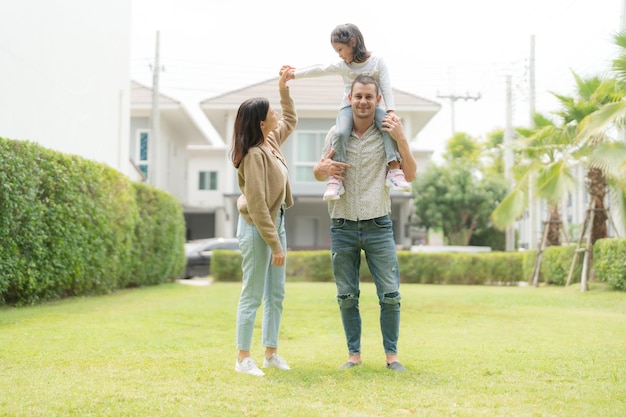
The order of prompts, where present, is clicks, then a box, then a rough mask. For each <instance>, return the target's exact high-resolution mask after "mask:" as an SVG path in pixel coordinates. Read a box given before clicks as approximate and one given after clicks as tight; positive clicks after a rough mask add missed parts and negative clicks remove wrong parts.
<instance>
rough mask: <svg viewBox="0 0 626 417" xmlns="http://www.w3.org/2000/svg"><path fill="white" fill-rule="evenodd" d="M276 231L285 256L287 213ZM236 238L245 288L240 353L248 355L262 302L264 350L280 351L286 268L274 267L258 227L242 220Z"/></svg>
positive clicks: (239, 312)
mask: <svg viewBox="0 0 626 417" xmlns="http://www.w3.org/2000/svg"><path fill="white" fill-rule="evenodd" d="M276 230H277V231H278V237H279V238H280V243H281V246H282V247H283V251H284V252H286V250H287V249H286V248H287V238H286V235H285V209H284V208H283V207H281V209H280V210H279V212H278V216H277V218H276ZM237 238H238V239H239V248H240V249H241V256H242V263H241V269H242V271H243V278H242V280H243V286H242V288H241V294H240V295H239V306H238V307H237V349H238V350H246V351H249V350H250V347H251V345H252V331H253V330H254V322H255V320H256V313H257V310H258V309H259V307H260V306H261V302H263V321H262V327H261V334H262V341H263V346H265V347H273V348H277V347H278V332H279V330H280V320H281V317H282V314H283V300H284V299H285V265H283V266H272V251H271V249H270V247H269V246H268V245H267V243H265V240H263V238H262V237H261V235H260V234H259V231H258V229H257V228H256V226H255V225H252V224H248V223H247V222H246V221H245V220H244V219H243V217H241V216H239V222H238V224H237Z"/></svg>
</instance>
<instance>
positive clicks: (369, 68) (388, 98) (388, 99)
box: [294, 54, 396, 111]
mask: <svg viewBox="0 0 626 417" xmlns="http://www.w3.org/2000/svg"><path fill="white" fill-rule="evenodd" d="M294 74H295V77H296V79H298V78H312V77H321V76H324V75H330V74H337V75H340V76H341V78H342V79H343V87H344V89H343V99H342V101H341V108H343V107H346V106H349V105H350V101H349V100H348V94H350V89H351V88H352V81H354V79H355V78H356V77H357V75H359V74H366V75H369V76H371V77H374V79H376V81H378V84H379V86H380V91H381V94H382V96H383V100H384V102H385V109H386V110H387V111H389V110H394V111H395V110H396V109H395V103H394V101H393V93H392V91H391V78H390V76H389V70H388V69H387V64H386V63H385V60H384V59H383V58H381V57H379V56H376V55H374V54H372V55H371V56H370V57H369V59H368V60H367V61H365V62H363V63H360V64H357V63H354V62H352V63H350V64H346V63H345V61H343V60H342V61H338V62H335V63H332V64H327V65H321V64H320V65H313V66H311V67H305V68H302V69H298V68H296V71H295V73H294Z"/></svg>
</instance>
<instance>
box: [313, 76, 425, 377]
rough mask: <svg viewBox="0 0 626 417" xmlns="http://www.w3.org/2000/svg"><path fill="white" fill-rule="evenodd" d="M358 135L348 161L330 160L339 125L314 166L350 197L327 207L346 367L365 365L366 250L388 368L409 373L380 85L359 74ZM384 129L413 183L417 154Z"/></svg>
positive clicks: (390, 124) (390, 121)
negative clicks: (401, 350) (362, 299)
mask: <svg viewBox="0 0 626 417" xmlns="http://www.w3.org/2000/svg"><path fill="white" fill-rule="evenodd" d="M349 100H350V105H351V106H352V111H353V123H354V127H353V131H352V134H351V135H350V139H349V140H348V144H347V147H346V151H347V162H346V163H342V162H336V161H333V160H332V159H330V158H331V157H332V155H333V152H334V151H333V150H332V149H330V147H331V145H330V143H331V139H332V136H333V131H334V129H335V127H332V128H331V129H330V131H329V133H328V135H327V136H326V142H325V145H324V149H323V150H322V155H323V156H322V159H321V160H320V161H319V162H318V163H317V164H316V165H315V167H314V168H313V173H314V175H315V179H317V180H318V181H326V180H327V179H328V178H329V177H331V176H332V177H335V178H337V179H341V180H343V181H344V187H345V195H344V196H343V197H342V198H341V199H339V200H331V201H329V202H328V212H329V214H330V217H331V227H330V244H331V255H332V265H333V274H334V276H335V283H336V285H337V301H338V303H339V309H340V311H341V320H342V323H343V328H344V332H345V335H346V342H347V345H348V362H346V363H345V364H343V365H342V366H341V368H340V369H349V368H352V367H354V366H357V365H360V364H361V315H360V312H359V295H360V289H359V265H360V261H361V250H363V251H364V252H365V259H366V260H367V264H368V266H369V268H370V271H371V273H372V277H373V278H374V283H375V285H376V293H377V295H378V300H379V304H380V328H381V333H382V337H383V347H384V349H385V355H386V362H387V368H388V369H390V370H393V371H405V370H406V368H405V367H404V366H402V364H401V363H400V362H399V361H398V346H397V345H398V337H399V334H400V290H399V287H400V271H399V269H398V257H397V254H396V243H395V239H394V235H393V228H392V222H391V218H390V212H391V197H390V194H389V188H388V186H387V185H386V181H385V177H386V170H387V163H386V161H385V150H384V147H383V141H382V134H381V132H380V131H379V130H378V129H377V128H376V126H375V125H374V117H375V109H376V106H377V105H378V104H379V103H380V100H381V95H380V90H379V86H378V83H377V82H376V80H375V79H374V78H372V77H370V76H367V75H359V76H358V77H357V78H356V79H355V80H354V82H353V83H352V87H351V93H350V95H349ZM383 130H385V131H387V132H389V134H390V135H391V137H392V138H393V139H394V140H395V141H396V142H397V144H398V150H399V152H400V155H401V156H402V166H401V168H402V170H403V171H404V175H405V177H406V180H407V181H409V182H411V181H413V180H414V179H415V173H416V170H417V163H416V162H415V158H414V157H413V155H412V154H411V150H410V148H409V142H408V140H407V139H406V137H405V135H404V130H403V128H402V123H401V122H400V121H399V120H398V119H396V118H394V117H392V116H387V117H386V118H385V119H384V120H383Z"/></svg>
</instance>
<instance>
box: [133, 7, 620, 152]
mask: <svg viewBox="0 0 626 417" xmlns="http://www.w3.org/2000/svg"><path fill="white" fill-rule="evenodd" d="M131 1H132V40H131V42H132V44H131V48H132V57H131V65H132V67H131V77H132V78H133V79H134V80H136V81H139V82H141V83H143V84H147V85H151V83H152V72H151V64H152V63H154V56H155V50H156V33H157V31H159V34H160V35H159V36H160V48H159V56H160V63H161V67H162V68H163V72H162V73H160V87H161V91H162V92H163V93H164V94H167V95H169V96H171V97H172V98H174V99H177V100H180V101H183V102H185V103H187V104H188V105H197V103H198V102H200V101H202V100H204V99H207V98H210V97H213V96H216V95H219V94H223V93H226V92H228V91H231V90H234V89H239V88H243V87H246V86H248V85H250V84H255V83H259V82H263V81H266V80H268V79H271V78H273V77H275V76H277V75H278V69H279V68H280V66H281V65H283V64H290V65H292V66H295V67H303V66H308V65H312V64H319V63H327V62H334V61H337V60H338V59H339V58H338V56H337V55H336V54H335V52H334V51H333V49H332V47H331V45H330V32H331V31H332V29H333V28H334V27H335V26H337V25H338V24H341V23H347V22H350V23H354V24H356V25H357V26H358V27H359V28H360V29H361V32H362V33H363V36H364V38H365V44H366V46H367V48H368V49H369V50H371V51H373V52H374V53H376V54H378V55H380V56H382V57H384V58H385V59H386V61H387V64H388V66H389V70H390V73H391V77H392V84H393V86H394V87H395V88H397V89H400V90H403V91H406V92H408V93H411V94H414V95H417V96H421V97H424V98H426V99H430V100H434V101H437V102H440V103H441V104H442V110H441V111H440V112H439V113H438V114H437V115H436V116H435V117H434V118H433V119H432V120H431V121H430V122H429V124H428V125H427V126H426V127H425V128H424V130H423V131H422V132H421V133H420V134H419V136H418V137H419V140H418V143H419V146H420V147H421V148H428V149H433V150H435V152H436V153H437V154H440V153H441V152H442V151H443V149H444V147H445V142H446V140H447V139H448V138H449V137H450V136H451V135H452V122H451V119H452V118H451V111H450V101H449V100H447V99H444V98H440V97H438V96H450V95H455V96H466V95H470V96H476V95H478V94H480V96H481V98H480V99H479V100H477V101H473V100H468V101H465V100H458V101H456V104H455V127H456V131H457V132H458V131H462V132H467V133H469V134H471V135H473V136H476V137H480V136H483V135H484V134H486V133H488V132H489V131H491V130H493V129H494V128H504V127H505V125H506V83H505V80H506V77H507V75H510V76H511V79H512V84H513V91H512V97H513V108H512V115H513V119H514V124H515V125H520V126H521V125H527V124H528V123H529V118H530V116H529V114H530V110H529V109H530V103H529V83H528V80H529V78H528V76H529V71H528V68H529V67H528V63H529V55H530V44H531V37H532V36H533V35H534V39H535V84H536V93H535V95H536V103H535V108H536V110H537V111H540V112H544V113H548V112H552V111H556V110H557V109H558V108H557V102H556V101H555V99H554V98H553V96H552V95H551V94H550V93H549V91H554V92H557V93H559V94H566V95H567V94H571V93H572V92H573V90H574V88H575V83H574V79H573V77H572V75H571V70H573V71H575V72H577V73H578V74H579V75H581V76H588V75H596V74H603V73H606V72H607V71H608V70H609V68H610V63H611V60H612V59H614V58H615V57H616V47H615V46H614V44H613V35H614V34H615V33H616V32H617V31H618V30H620V27H621V24H622V23H621V22H622V7H623V3H625V2H626V0H518V1H510V0H473V1H468V0H430V1H422V0H418V1H414V2H382V1H369V0H360V1H349V0H348V1H347V0H343V1H337V0H332V1H331V0H316V1H312V2H305V3H299V2H295V1H285V0H263V1H258V0H131ZM409 5H410V6H409ZM292 83H294V84H293V88H297V85H296V84H295V83H297V80H295V81H292ZM340 98H341V91H338V92H337V104H339V101H340ZM296 105H297V103H296ZM397 113H398V114H399V115H402V109H401V108H399V109H397Z"/></svg>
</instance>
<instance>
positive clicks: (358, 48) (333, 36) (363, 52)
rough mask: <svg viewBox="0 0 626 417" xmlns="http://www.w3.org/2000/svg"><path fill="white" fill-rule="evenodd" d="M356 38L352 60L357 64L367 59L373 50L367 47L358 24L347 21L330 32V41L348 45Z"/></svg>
mask: <svg viewBox="0 0 626 417" xmlns="http://www.w3.org/2000/svg"><path fill="white" fill-rule="evenodd" d="M352 38H354V52H353V53H352V60H353V61H354V62H356V63H357V64H360V63H362V62H365V61H367V59H368V58H369V57H370V55H371V52H370V51H368V50H367V48H366V47H365V41H364V40H363V34H362V33H361V31H360V30H359V28H358V27H357V26H356V25H353V24H352V23H346V24H344V25H339V26H337V27H336V28H335V29H333V31H332V32H331V33H330V43H342V44H344V45H348V44H349V43H350V39H352Z"/></svg>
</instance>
